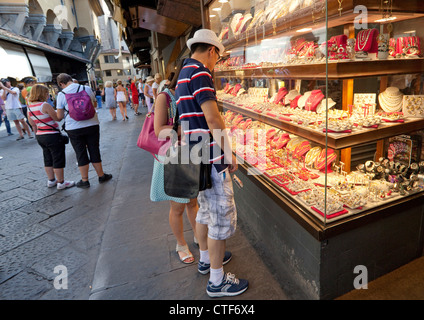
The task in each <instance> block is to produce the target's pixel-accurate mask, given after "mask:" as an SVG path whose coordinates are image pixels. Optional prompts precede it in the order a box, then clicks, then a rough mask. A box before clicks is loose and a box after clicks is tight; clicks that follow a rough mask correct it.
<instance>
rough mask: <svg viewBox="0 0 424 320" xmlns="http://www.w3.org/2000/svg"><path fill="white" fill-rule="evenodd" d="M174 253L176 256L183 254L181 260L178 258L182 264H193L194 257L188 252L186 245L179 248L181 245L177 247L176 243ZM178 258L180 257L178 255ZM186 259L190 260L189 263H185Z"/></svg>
mask: <svg viewBox="0 0 424 320" xmlns="http://www.w3.org/2000/svg"><path fill="white" fill-rule="evenodd" d="M175 251H176V252H177V254H178V252H183V253H184V254H185V256H183V257H182V258H180V261H181V262H182V263H185V264H191V263H193V262H194V257H193V254H192V253H191V252H190V250H189V249H188V245H185V246H181V245H179V244H178V243H177V247H176V248H175ZM178 257H180V255H179V254H178ZM188 259H192V260H191V261H190V262H186V260H188Z"/></svg>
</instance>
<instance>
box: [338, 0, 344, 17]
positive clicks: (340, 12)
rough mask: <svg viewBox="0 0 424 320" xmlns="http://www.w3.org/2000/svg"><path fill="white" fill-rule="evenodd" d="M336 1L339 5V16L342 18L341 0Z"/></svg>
mask: <svg viewBox="0 0 424 320" xmlns="http://www.w3.org/2000/svg"><path fill="white" fill-rule="evenodd" d="M337 1H338V3H339V9H338V10H339V16H340V17H341V16H342V10H343V8H342V3H343V0H337Z"/></svg>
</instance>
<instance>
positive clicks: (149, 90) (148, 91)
mask: <svg viewBox="0 0 424 320" xmlns="http://www.w3.org/2000/svg"><path fill="white" fill-rule="evenodd" d="M153 82H155V79H154V78H153V77H152V76H148V77H147V79H146V85H145V86H144V96H145V98H146V104H147V111H148V112H150V111H151V110H152V107H153V103H154V102H155V101H154V97H153V87H152V85H153Z"/></svg>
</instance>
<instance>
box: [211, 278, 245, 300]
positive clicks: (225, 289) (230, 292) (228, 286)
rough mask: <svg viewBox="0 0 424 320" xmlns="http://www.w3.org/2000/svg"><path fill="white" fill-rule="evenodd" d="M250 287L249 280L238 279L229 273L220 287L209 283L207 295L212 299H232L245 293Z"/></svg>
mask: <svg viewBox="0 0 424 320" xmlns="http://www.w3.org/2000/svg"><path fill="white" fill-rule="evenodd" d="M248 286H249V282H248V281H247V280H245V279H237V278H236V276H235V275H234V274H231V273H227V274H226V275H224V278H223V279H222V282H221V284H220V285H218V286H214V285H213V284H212V282H210V281H209V282H208V286H207V287H206V293H207V294H208V296H209V297H211V298H217V297H232V296H237V295H239V294H242V293H243V292H245V291H246V290H247V287H248Z"/></svg>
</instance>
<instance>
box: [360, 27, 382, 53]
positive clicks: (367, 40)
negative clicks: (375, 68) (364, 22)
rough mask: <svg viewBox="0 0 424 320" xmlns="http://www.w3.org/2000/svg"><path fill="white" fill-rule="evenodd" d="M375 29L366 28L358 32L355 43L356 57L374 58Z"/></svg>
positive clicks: (376, 49)
mask: <svg viewBox="0 0 424 320" xmlns="http://www.w3.org/2000/svg"><path fill="white" fill-rule="evenodd" d="M378 35H379V32H378V30H377V29H366V30H361V31H359V32H358V35H357V37H356V43H355V51H356V58H357V59H366V58H368V59H376V58H377V53H378V42H377V37H378Z"/></svg>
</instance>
